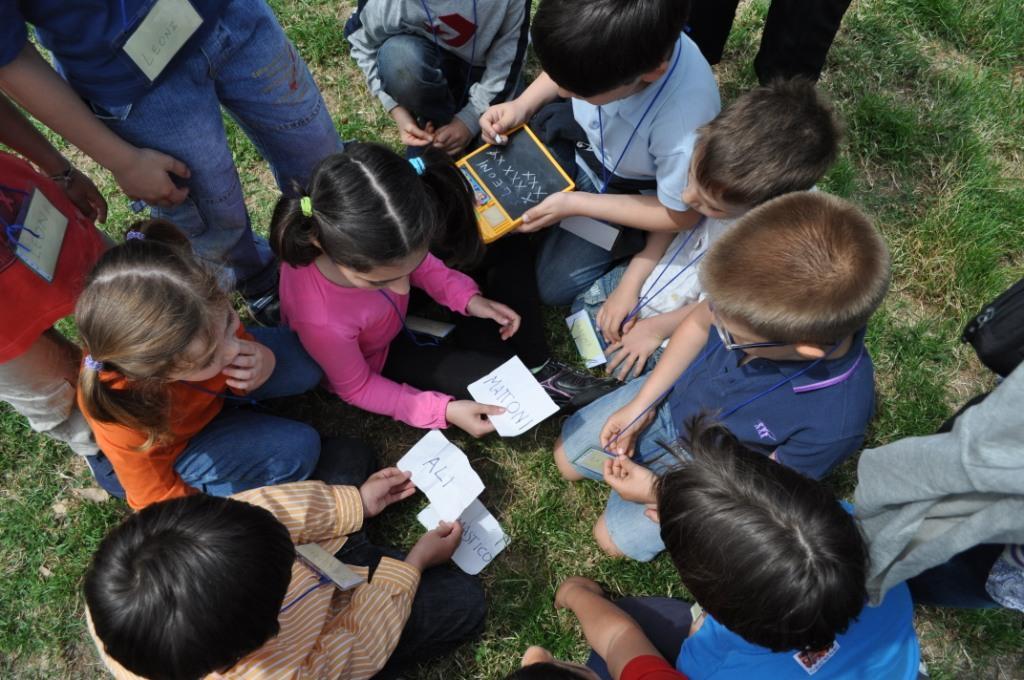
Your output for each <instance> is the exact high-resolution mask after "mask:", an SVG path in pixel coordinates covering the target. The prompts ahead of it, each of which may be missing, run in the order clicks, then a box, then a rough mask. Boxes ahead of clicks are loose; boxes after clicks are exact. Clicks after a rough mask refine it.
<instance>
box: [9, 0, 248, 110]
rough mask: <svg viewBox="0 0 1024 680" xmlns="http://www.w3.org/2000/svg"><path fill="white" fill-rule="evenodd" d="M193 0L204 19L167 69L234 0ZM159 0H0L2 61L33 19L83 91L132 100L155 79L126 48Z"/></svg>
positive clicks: (102, 100) (95, 98)
mask: <svg viewBox="0 0 1024 680" xmlns="http://www.w3.org/2000/svg"><path fill="white" fill-rule="evenodd" d="M188 1H189V2H191V4H192V7H194V8H195V10H196V11H197V12H198V13H199V16H201V17H202V19H203V23H202V25H201V26H200V27H199V29H198V30H197V31H196V32H195V33H194V34H193V35H192V37H190V38H189V40H188V42H187V43H185V45H184V46H183V47H182V48H181V50H179V51H178V53H177V54H176V55H175V56H174V59H173V60H172V61H171V62H170V63H169V64H168V65H167V67H166V68H165V69H164V73H166V72H167V70H168V69H170V68H172V67H173V65H174V63H175V62H177V61H180V60H181V59H183V58H184V57H185V56H187V55H188V54H189V53H191V52H192V51H193V50H195V49H196V48H197V47H198V45H199V44H200V42H201V41H202V39H203V38H204V37H205V36H206V35H207V34H208V33H209V31H210V30H211V29H212V28H213V26H214V24H215V23H216V19H217V17H219V16H220V15H221V13H222V12H223V9H224V7H225V6H226V5H227V3H228V1H229V0H188ZM259 1H260V2H262V0H259ZM156 2H157V0H0V66H6V65H7V64H9V63H10V62H12V61H13V60H14V58H15V57H17V56H18V53H19V52H21V50H22V48H23V47H24V46H25V43H26V42H27V40H28V32H27V29H26V26H25V24H26V23H29V24H32V25H33V26H35V28H36V35H37V36H38V37H39V42H40V44H42V45H43V47H45V48H46V49H48V50H50V51H51V52H52V53H53V57H54V61H55V62H56V64H55V65H56V66H57V68H58V70H59V71H60V72H61V73H62V74H63V75H64V77H65V78H66V79H67V81H68V83H69V84H70V85H71V87H72V88H74V90H75V91H76V92H77V93H78V94H79V95H81V96H82V97H84V98H85V99H88V100H89V101H92V102H95V103H98V104H102V105H105V106H123V105H125V104H131V103H132V102H133V101H135V99H136V98H138V97H139V96H140V95H142V94H143V93H144V92H145V91H146V90H147V89H149V88H150V87H152V86H153V83H151V82H150V80H149V78H147V77H146V76H145V74H143V73H142V71H141V70H139V67H138V66H136V65H135V62H133V61H132V60H131V58H130V57H129V56H128V55H127V54H126V53H125V52H124V50H122V49H121V48H122V47H123V46H124V43H125V41H126V40H128V38H129V37H131V34H132V32H133V31H134V30H135V29H136V28H137V27H138V25H139V22H141V21H142V20H143V19H144V18H145V17H146V15H147V14H148V13H149V10H150V9H151V8H152V7H153V5H155V4H156ZM122 10H123V11H122ZM157 82H159V78H158V79H157Z"/></svg>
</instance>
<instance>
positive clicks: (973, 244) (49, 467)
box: [0, 0, 1024, 680]
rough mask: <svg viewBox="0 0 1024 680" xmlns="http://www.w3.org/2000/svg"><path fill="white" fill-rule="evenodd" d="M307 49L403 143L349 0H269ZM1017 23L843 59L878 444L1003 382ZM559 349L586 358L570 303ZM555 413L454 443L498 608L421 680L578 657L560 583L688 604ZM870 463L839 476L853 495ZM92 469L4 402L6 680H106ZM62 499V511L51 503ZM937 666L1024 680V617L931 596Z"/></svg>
mask: <svg viewBox="0 0 1024 680" xmlns="http://www.w3.org/2000/svg"><path fill="white" fill-rule="evenodd" d="M271 4H272V5H273V6H274V8H275V10H277V12H278V15H279V16H280V18H281V21H282V24H283V25H284V26H285V27H286V29H287V31H288V33H289V35H291V37H292V38H293V39H294V40H295V42H296V43H297V45H298V47H299V50H300V51H301V52H302V54H303V55H304V56H305V57H306V59H307V60H308V61H309V63H310V66H311V68H312V69H313V71H314V73H315V75H316V78H317V81H318V83H319V84H320V86H321V89H322V91H323V93H324V97H325V99H326V100H327V103H328V106H329V108H330V110H331V113H332V116H333V117H334V120H335V122H336V124H337V126H338V128H339V130H340V131H341V134H342V136H343V137H344V138H349V139H352V138H358V139H374V140H380V141H384V142H387V143H390V144H397V138H396V136H395V135H394V133H393V130H392V129H391V127H390V125H389V123H390V121H389V119H388V118H387V116H386V115H385V114H384V112H383V111H381V110H380V107H379V105H378V104H377V102H375V101H373V100H372V99H371V98H370V97H369V96H368V94H367V91H366V88H365V85H364V84H363V82H362V77H361V74H359V73H358V71H357V70H356V68H355V66H354V64H353V63H352V62H351V60H350V59H349V57H348V55H347V50H346V49H345V44H344V42H343V40H342V39H341V29H340V20H341V19H343V18H344V17H345V16H347V14H348V10H349V6H348V4H347V3H332V2H328V1H327V0H301V1H300V0H273V1H272V3H271ZM767 4H768V3H767V2H766V1H765V0H757V1H755V2H748V3H745V4H744V6H743V7H742V9H741V13H740V16H739V18H738V20H737V24H736V27H735V30H734V31H733V35H732V36H731V38H730V42H729V45H728V47H727V52H726V55H725V59H724V61H723V64H722V65H720V66H719V67H718V68H717V73H718V76H719V80H720V83H721V89H722V93H723V98H724V99H725V100H726V101H728V100H731V99H732V98H734V97H735V96H736V95H737V94H739V93H740V92H742V91H743V90H745V89H746V88H748V87H750V86H751V85H753V84H754V83H755V79H754V76H753V72H752V68H751V66H750V65H751V63H752V60H753V56H754V54H755V52H756V50H757V45H758V40H759V36H760V26H761V22H762V21H763V17H764V13H765V12H766V10H767ZM1022 63H1024V16H1022V12H1021V6H1020V0H979V1H978V2H973V3H963V2H957V1H955V0H859V1H856V0H855V2H854V3H853V6H852V7H851V8H850V12H849V13H848V15H847V17H846V20H845V22H844V28H843V30H842V31H841V33H840V35H839V37H838V39H837V41H836V44H835V46H834V47H833V50H832V53H831V55H830V62H829V65H828V67H827V69H826V72H825V74H824V76H823V78H822V87H823V89H824V90H825V91H827V92H828V93H829V94H830V95H831V96H832V98H833V100H834V101H835V104H836V107H837V110H838V111H839V113H840V115H841V117H842V118H843V120H844V121H845V124H846V139H845V142H844V145H843V153H842V156H841V158H840V159H839V161H838V162H837V164H836V166H835V167H834V168H833V169H832V171H831V172H830V173H829V174H828V176H827V177H826V179H825V181H823V182H822V186H823V188H825V189H827V190H829V191H832V192H835V193H837V194H839V195H841V196H844V197H846V198H849V199H850V200H853V201H856V202H857V203H859V204H861V205H862V206H864V208H865V209H866V210H867V211H868V212H869V213H870V214H871V215H872V216H873V217H874V218H875V219H876V221H877V223H878V225H879V227H880V228H881V230H882V231H883V233H884V234H885V237H886V239H887V240H888V242H889V244H890V247H891V249H892V252H893V258H894V279H893V286H892V292H891V294H890V296H889V298H888V300H887V301H886V303H885V305H884V306H883V308H882V309H881V310H880V312H879V314H878V315H877V317H876V318H875V319H874V321H873V323H872V326H871V328H870V331H869V335H868V344H869V346H870V348H871V351H872V354H873V356H874V359H875V364H876V371H877V377H878V409H877V416H876V418H875V420H874V422H873V423H872V427H871V431H870V433H869V445H878V444H882V443H885V442H888V441H892V440H894V439H897V438H900V437H905V436H912V435H919V434H926V433H929V432H931V431H933V430H934V429H935V427H936V426H937V425H938V424H939V423H941V422H942V420H944V419H945V418H946V417H947V416H948V415H949V413H950V412H951V411H952V410H954V408H955V407H956V406H957V405H958V404H959V403H962V402H964V401H966V399H967V398H969V397H970V396H972V395H973V394H975V393H977V392H980V391H982V390H984V389H988V388H989V387H990V386H991V384H992V381H991V378H990V376H988V375H987V374H986V372H985V371H984V370H983V369H982V368H981V367H980V366H979V364H978V362H977V360H976V359H975V358H974V357H973V355H972V353H971V352H970V351H969V350H968V349H966V348H965V347H964V346H962V345H961V344H960V343H959V341H958V337H959V331H960V329H961V328H962V327H963V324H964V322H965V321H966V319H967V318H968V317H969V316H970V315H971V314H972V313H973V312H974V311H976V310H977V309H978V308H979V307H980V306H981V305H982V304H983V303H984V302H986V301H987V300H988V299H990V298H991V297H993V296H994V295H996V294H997V293H998V292H1000V291H1001V290H1002V289H1004V288H1005V287H1007V286H1008V285H1009V284H1010V283H1012V282H1013V281H1015V280H1017V279H1018V278H1020V277H1021V276H1022V275H1024V160H1022V158H1024V151H1022V149H1024V68H1022V67H1021V64H1022ZM229 137H230V139H231V143H232V147H233V149H234V151H235V154H236V158H237V159H238V164H239V168H240V174H241V175H242V179H243V183H244V186H245V190H246V196H247V201H248V205H249V208H250V211H251V214H252V217H253V224H254V225H256V227H257V229H258V230H259V231H263V232H264V233H265V231H266V226H267V222H268V220H269V215H270V209H271V207H272V204H273V201H274V199H275V198H276V188H275V187H274V185H273V181H272V178H271V176H270V173H269V171H268V169H267V168H266V166H265V164H263V163H262V161H261V160H260V159H259V156H258V154H257V153H256V151H255V150H254V149H253V148H252V146H251V145H250V144H249V143H248V141H247V140H246V139H245V138H244V136H243V135H242V134H241V133H240V132H239V131H238V130H237V128H235V126H234V125H233V124H230V123H229ZM82 165H83V166H84V167H86V168H88V170H89V172H90V173H91V175H92V176H93V177H94V178H96V179H97V181H99V182H100V183H101V184H102V186H103V189H104V190H105V192H106V194H107V196H108V198H109V199H110V202H111V208H112V210H111V217H110V220H109V222H108V224H107V229H108V230H109V231H111V233H120V231H122V230H123V228H124V227H125V226H126V224H127V222H128V221H129V220H130V218H131V217H130V213H129V212H128V210H127V203H128V202H127V200H126V199H125V198H124V197H123V195H121V194H120V193H119V192H118V190H117V188H116V186H115V185H114V184H113V183H112V181H111V180H110V178H109V176H108V175H106V173H104V172H102V171H101V170H99V169H97V168H96V167H95V166H94V165H92V164H90V163H88V162H85V161H83V163H82ZM550 319H551V321H552V323H551V324H550V329H551V334H552V340H553V343H554V346H555V347H556V348H557V351H558V353H559V354H560V355H561V356H562V357H563V358H566V359H570V360H571V359H573V358H574V357H573V354H574V351H573V350H572V347H571V344H570V343H569V341H568V339H567V337H566V336H565V333H564V331H563V326H562V325H561V323H560V316H559V312H558V311H554V310H553V311H552V313H551V314H550ZM274 406H275V407H276V408H278V409H279V410H280V411H281V412H282V413H284V414H286V415H289V416H292V417H295V418H300V419H302V420H306V421H308V422H310V423H312V424H313V425H315V426H316V427H317V428H319V429H320V430H321V431H323V432H324V433H327V434H335V433H346V434H352V435H356V436H361V437H363V438H364V439H366V440H368V441H371V442H373V443H374V444H375V445H377V447H378V448H379V450H380V451H381V452H382V454H383V456H384V457H385V459H386V460H388V461H394V460H396V459H397V458H398V457H399V456H400V455H401V454H402V453H403V452H404V451H405V450H406V449H407V448H408V447H409V446H410V445H411V444H412V443H413V442H415V441H416V439H417V438H418V437H419V434H420V433H418V432H416V431H413V430H411V429H410V428H406V427H403V426H401V425H397V424H395V423H393V422H391V421H389V420H387V419H384V418H379V417H375V416H366V415H365V414H361V413H357V412H355V411H354V410H352V409H349V408H347V407H345V406H343V405H341V404H340V403H339V402H338V401H337V400H336V399H334V398H331V397H329V396H327V395H325V394H322V393H315V394H311V395H307V396H305V397H302V398H300V399H294V400H287V401H285V402H282V403H278V404H275V405H274ZM558 428H559V423H558V422H557V421H555V420H552V421H550V422H547V423H544V424H543V425H542V426H540V427H539V428H537V429H536V430H534V431H533V432H530V433H527V434H526V435H524V436H522V437H520V438H518V439H511V440H502V439H498V438H494V437H491V438H488V439H485V440H482V441H474V440H470V439H468V438H466V437H460V436H458V435H454V439H455V440H456V441H457V443H459V444H460V445H461V446H462V447H463V448H464V450H465V451H466V452H467V453H468V454H469V456H470V458H471V459H472V460H473V462H474V466H475V467H476V469H477V470H478V471H479V472H480V474H481V476H482V477H483V478H484V480H485V481H486V482H487V485H488V488H487V490H486V492H485V496H484V501H485V503H486V504H487V506H488V507H489V508H491V509H492V510H493V511H494V512H495V514H496V515H497V516H498V518H499V519H500V521H501V522H502V524H503V525H504V527H505V529H506V531H508V533H509V534H510V535H511V536H512V539H513V540H512V544H511V546H510V547H509V548H508V549H507V550H506V551H505V552H504V553H503V554H502V555H501V557H500V558H498V559H497V560H496V562H495V563H494V564H492V565H491V566H490V567H489V568H488V569H487V570H486V571H485V572H484V574H483V578H484V580H485V582H486V585H487V589H488V594H489V601H490V619H489V623H488V627H487V631H486V633H485V635H484V637H483V639H482V640H480V641H479V642H478V643H476V644H474V645H470V646H467V647H465V648H464V649H463V650H461V651H460V652H459V653H458V654H456V655H455V656H453V657H452V658H450V659H448V660H445V661H442V662H439V663H436V664H433V665H430V666H429V667H425V668H422V669H421V670H420V672H419V673H418V674H417V677H420V678H438V679H440V678H445V679H446V680H448V679H450V678H453V677H457V678H462V677H473V678H498V677H502V676H503V674H505V673H506V672H507V671H508V670H510V669H511V668H513V667H514V666H515V665H516V663H517V661H518V658H519V655H520V654H521V653H522V651H523V650H524V649H525V648H526V646H528V645H530V644H541V645H544V646H547V647H548V648H550V649H551V650H552V651H553V652H555V653H556V654H559V655H563V656H566V657H572V658H577V659H579V658H581V657H582V655H583V654H584V651H585V650H584V645H583V642H582V639H581V637H580V635H579V631H578V629H577V628H576V626H575V624H574V622H573V621H572V620H571V617H569V616H567V615H566V614H565V613H557V612H555V611H554V610H553V609H552V607H551V600H552V594H553V591H554V588H555V586H556V585H557V584H558V582H559V581H560V580H561V579H563V578H565V577H567V576H570V575H572V574H585V575H588V576H591V577H594V578H596V579H597V580H599V581H600V582H602V583H603V584H605V585H606V586H607V587H608V589H609V590H610V591H612V592H615V593H623V594H671V595H680V596H685V593H684V592H683V590H682V588H681V586H680V585H679V583H678V580H677V579H676V577H675V576H674V572H673V569H672V567H671V564H670V562H669V561H668V560H667V559H665V558H661V559H659V560H657V561H655V562H654V563H652V564H647V565H641V564H635V563H625V562H616V561H613V560H609V559H606V558H604V557H602V556H601V554H600V553H599V551H598V550H597V549H596V547H595V546H594V543H593V541H592V539H591V537H590V527H591V526H592V524H593V522H594V520H595V519H596V518H597V517H598V515H599V514H600V511H601V509H602V507H603V502H604V498H605V491H604V490H603V489H602V488H601V487H599V486H598V485H596V484H580V485H575V486H567V485H566V484H564V483H563V482H562V481H561V480H560V479H559V477H558V475H557V473H556V471H555V469H554V466H553V464H552V463H551V459H550V445H551V442H552V441H553V440H554V438H555V436H556V435H557V433H558ZM855 470H856V467H855V461H850V462H848V463H847V464H845V465H843V466H842V467H841V468H840V469H839V470H838V471H837V472H836V473H835V474H834V475H833V476H832V477H831V478H830V479H829V483H830V484H831V485H832V486H833V487H834V488H835V489H836V490H837V492H839V493H841V494H843V495H845V496H849V495H850V494H851V493H852V491H853V487H854V484H855V482H856V476H855ZM91 485H92V484H91V479H90V477H89V474H88V471H87V470H85V468H84V466H83V465H82V464H81V463H80V462H79V461H76V460H74V459H73V458H72V457H71V455H70V454H69V453H68V451H67V450H66V449H65V448H64V447H62V446H59V445H56V444H54V443H52V442H49V441H47V440H45V439H43V438H41V437H39V436H36V435H34V434H33V433H31V432H30V431H28V429H27V428H26V427H25V425H24V424H23V422H22V421H21V420H20V419H19V418H17V417H16V416H14V415H13V414H12V413H11V412H10V411H9V410H5V409H0V527H3V529H2V534H0V565H2V570H3V571H2V576H3V578H2V580H0V676H2V677H18V678H26V677H29V678H30V677H39V678H59V677H68V678H87V677H100V676H101V675H102V673H101V670H102V669H101V668H99V667H98V666H97V662H96V660H95V656H94V654H93V653H92V649H91V645H90V643H89V642H88V639H87V637H86V636H85V633H84V626H83V623H82V602H81V596H80V594H79V590H80V588H79V586H80V580H81V576H82V573H83V571H84V569H85V566H86V565H87V563H88V557H89V555H90V553H91V552H92V550H93V549H94V548H95V546H96V544H97V543H98V541H99V540H100V538H101V537H102V535H103V534H104V532H105V531H106V530H107V529H108V528H109V527H110V526H112V525H113V524H114V523H116V522H117V520H118V519H119V518H120V517H122V516H123V515H124V514H125V510H124V507H123V506H122V505H121V504H120V503H118V502H116V501H107V502H104V503H94V502H90V501H87V500H85V499H82V498H80V497H79V496H77V495H76V494H75V490H76V489H78V490H80V489H82V488H86V487H89V486H91ZM423 503H424V501H423V500H422V497H417V498H415V499H413V500H411V501H408V502H406V504H405V505H404V506H402V507H399V508H396V509H393V510H391V511H389V512H388V513H387V514H386V515H385V517H384V518H383V520H382V521H378V522H377V523H376V524H375V525H374V526H373V527H372V531H373V532H374V533H375V535H376V536H377V538H378V539H379V540H381V541H388V542H390V543H392V544H395V545H403V546H408V545H410V544H411V542H412V541H413V540H414V539H415V537H416V535H417V534H418V532H419V529H418V525H417V524H416V522H415V519H414V517H415V513H416V512H417V511H418V510H419V509H420V507H422V505H423ZM55 508H56V510H55ZM916 625H917V629H918V632H919V636H920V638H921V641H922V647H923V649H924V656H925V660H926V661H927V663H928V666H929V668H930V669H931V672H932V676H933V677H936V678H965V677H969V678H1000V679H1002V678H1022V677H1024V672H1022V671H1021V669H1022V668H1024V619H1022V617H1021V616H1020V615H1017V614H1013V613H1010V612H1005V611H996V612H956V611H942V610H931V609H920V610H919V611H918V615H917V620H916Z"/></svg>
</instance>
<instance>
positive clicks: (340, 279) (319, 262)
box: [313, 253, 356, 288]
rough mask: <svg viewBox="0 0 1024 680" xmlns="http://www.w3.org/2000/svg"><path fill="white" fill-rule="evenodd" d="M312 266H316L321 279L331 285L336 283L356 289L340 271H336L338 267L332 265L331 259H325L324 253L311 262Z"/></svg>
mask: <svg viewBox="0 0 1024 680" xmlns="http://www.w3.org/2000/svg"><path fill="white" fill-rule="evenodd" d="M313 264H314V265H315V266H316V268H317V270H318V271H319V272H320V273H321V274H323V277H324V278H325V279H327V280H328V281H330V282H331V283H336V284H338V285H339V286H343V287H345V288H356V285H355V284H354V283H352V281H350V280H349V278H348V277H347V276H345V275H344V274H343V273H342V272H341V270H340V269H338V266H337V265H336V264H334V262H333V261H332V260H331V258H329V257H327V254H326V253H320V254H319V255H318V256H317V258H316V259H315V260H313Z"/></svg>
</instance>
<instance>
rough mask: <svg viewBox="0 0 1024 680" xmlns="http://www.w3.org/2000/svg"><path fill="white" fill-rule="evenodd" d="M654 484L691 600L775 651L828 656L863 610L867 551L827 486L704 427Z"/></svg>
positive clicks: (700, 424) (699, 423)
mask: <svg viewBox="0 0 1024 680" xmlns="http://www.w3.org/2000/svg"><path fill="white" fill-rule="evenodd" d="M689 432H690V435H689V438H688V440H687V441H684V442H683V443H682V445H683V448H684V449H685V450H687V451H689V452H690V454H691V455H692V461H691V462H688V463H684V464H683V465H682V466H681V467H679V468H678V469H676V470H673V471H672V472H670V473H668V474H666V475H665V476H664V477H662V478H660V480H659V481H658V482H657V487H656V495H657V501H658V515H659V518H660V523H661V537H662V540H663V541H664V542H665V546H666V548H667V550H668V552H669V554H670V555H671V557H672V561H673V562H674V563H675V566H676V569H677V570H678V571H679V577H680V579H681V581H682V583H683V585H684V586H685V587H686V589H687V590H689V592H690V593H691V595H692V596H693V597H694V599H695V600H696V601H697V602H698V603H700V605H701V606H702V607H703V608H704V611H706V612H707V613H708V614H710V615H711V616H713V617H714V618H715V620H717V621H718V622H719V623H720V624H721V625H723V626H725V627H726V628H728V629H729V630H731V631H732V632H733V633H736V634H737V635H739V636H740V637H742V638H743V639H744V640H746V641H747V642H750V643H752V644H755V645H759V646H761V647H767V648H768V649H770V650H772V651H774V652H787V651H793V650H798V651H819V650H824V649H828V648H829V647H830V646H831V644H832V642H833V641H834V640H835V636H836V635H838V634H840V633H843V632H845V631H846V629H847V628H848V627H849V625H850V623H851V621H852V620H853V619H854V618H855V617H856V616H857V615H858V614H859V613H860V611H861V610H862V609H863V607H864V604H865V603H866V602H867V590H866V587H865V582H866V578H867V565H868V553H867V547H866V545H865V542H864V539H863V537H862V536H861V534H860V532H859V530H858V528H857V525H856V523H855V522H854V519H853V516H852V515H851V514H850V513H848V512H847V511H846V510H845V509H843V507H842V506H841V505H840V504H839V502H838V501H837V500H836V498H835V496H834V495H833V494H832V492H831V491H829V489H828V488H827V487H825V486H824V485H823V484H821V483H820V482H817V481H815V480H812V479H810V478H808V477H804V476H803V475H801V474H800V473H799V472H796V471H794V470H791V469H790V468H787V467H786V466H784V465H779V464H778V463H775V462H773V461H772V460H771V459H770V458H767V457H766V456H764V455H761V454H759V453H756V452H754V451H750V450H749V449H747V448H745V447H744V446H743V445H742V444H740V443H739V442H738V441H737V440H736V438H735V437H734V436H733V435H732V433H730V432H729V431H728V430H727V429H725V428H724V427H722V426H720V425H715V424H711V423H709V422H708V421H706V420H703V419H695V420H694V421H693V422H692V423H691V424H690V430H689Z"/></svg>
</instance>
